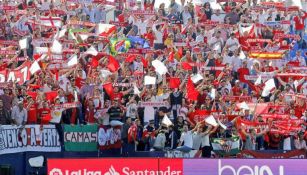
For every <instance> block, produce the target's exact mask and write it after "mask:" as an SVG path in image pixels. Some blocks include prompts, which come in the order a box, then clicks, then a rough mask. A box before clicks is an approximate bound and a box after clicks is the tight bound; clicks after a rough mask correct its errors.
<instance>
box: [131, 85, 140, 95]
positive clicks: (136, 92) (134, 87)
mask: <svg viewBox="0 0 307 175" xmlns="http://www.w3.org/2000/svg"><path fill="white" fill-rule="evenodd" d="M140 93H141V92H140V90H139V89H138V87H137V86H136V84H134V85H133V94H134V95H140Z"/></svg>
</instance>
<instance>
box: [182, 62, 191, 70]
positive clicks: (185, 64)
mask: <svg viewBox="0 0 307 175" xmlns="http://www.w3.org/2000/svg"><path fill="white" fill-rule="evenodd" d="M181 66H182V68H183V69H184V70H192V68H193V67H192V66H191V65H190V64H189V63H188V62H182V63H181Z"/></svg>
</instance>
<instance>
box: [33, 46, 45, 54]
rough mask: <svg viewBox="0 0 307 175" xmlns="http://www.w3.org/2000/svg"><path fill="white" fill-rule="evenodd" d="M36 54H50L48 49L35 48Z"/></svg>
mask: <svg viewBox="0 0 307 175" xmlns="http://www.w3.org/2000/svg"><path fill="white" fill-rule="evenodd" d="M34 51H35V53H39V54H41V53H47V52H48V47H35V49H34Z"/></svg>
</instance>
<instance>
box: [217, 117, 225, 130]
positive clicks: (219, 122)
mask: <svg viewBox="0 0 307 175" xmlns="http://www.w3.org/2000/svg"><path fill="white" fill-rule="evenodd" d="M217 123H218V124H219V125H220V127H222V128H223V129H225V130H226V129H227V126H226V125H224V124H223V123H222V122H221V121H220V119H217Z"/></svg>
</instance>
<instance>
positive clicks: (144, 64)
mask: <svg viewBox="0 0 307 175" xmlns="http://www.w3.org/2000/svg"><path fill="white" fill-rule="evenodd" d="M141 60H142V63H143V66H144V68H147V67H148V61H147V60H146V59H145V58H144V57H142V58H141Z"/></svg>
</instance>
